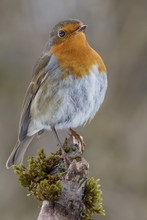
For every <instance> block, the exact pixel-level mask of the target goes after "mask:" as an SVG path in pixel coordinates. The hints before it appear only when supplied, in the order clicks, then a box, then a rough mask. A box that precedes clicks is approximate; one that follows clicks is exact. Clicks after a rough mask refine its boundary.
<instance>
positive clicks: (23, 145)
mask: <svg viewBox="0 0 147 220" xmlns="http://www.w3.org/2000/svg"><path fill="white" fill-rule="evenodd" d="M32 139H33V136H31V137H26V138H25V139H24V140H23V141H22V142H19V141H17V143H16V145H15V147H14V149H13V151H12V153H11V154H10V156H9V158H8V160H7V163H6V168H7V169H9V168H10V167H12V166H13V165H14V164H20V163H22V162H23V158H24V155H25V152H26V150H27V148H28V146H29V144H30V143H31V141H32Z"/></svg>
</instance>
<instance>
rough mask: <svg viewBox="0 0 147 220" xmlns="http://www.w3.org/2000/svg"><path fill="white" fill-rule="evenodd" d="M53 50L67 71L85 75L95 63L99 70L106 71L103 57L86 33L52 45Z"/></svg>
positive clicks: (78, 75)
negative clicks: (93, 47) (90, 43)
mask: <svg viewBox="0 0 147 220" xmlns="http://www.w3.org/2000/svg"><path fill="white" fill-rule="evenodd" d="M51 52H52V53H54V55H55V56H56V57H57V59H58V62H59V64H60V65H61V67H62V68H64V69H65V71H66V72H67V73H71V74H73V75H75V76H76V77H79V78H81V77H83V76H85V75H87V74H89V73H90V69H91V68H92V67H93V65H98V68H99V72H106V68H105V65H104V63H103V60H102V59H101V57H100V56H99V55H98V54H97V52H96V51H95V50H93V49H92V48H91V47H90V45H89V44H88V42H87V40H86V36H85V34H84V33H80V34H77V35H74V36H72V37H69V38H68V39H66V40H65V41H63V42H62V43H60V44H57V45H56V44H55V45H53V46H52V49H51Z"/></svg>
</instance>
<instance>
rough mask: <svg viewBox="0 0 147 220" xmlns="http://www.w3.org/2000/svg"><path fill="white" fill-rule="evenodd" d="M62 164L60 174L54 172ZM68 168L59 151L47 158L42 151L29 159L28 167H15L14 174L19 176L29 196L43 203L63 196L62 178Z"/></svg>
mask: <svg viewBox="0 0 147 220" xmlns="http://www.w3.org/2000/svg"><path fill="white" fill-rule="evenodd" d="M59 163H60V164H61V166H60V171H59V170H58V173H56V172H53V173H52V171H53V170H54V169H55V167H56V165H57V164H59ZM65 170H66V168H65V166H64V163H63V160H62V159H61V152H60V151H59V150H58V151H57V152H56V153H55V154H51V156H50V157H49V158H46V155H45V153H44V150H43V149H41V150H40V151H39V153H38V155H37V156H36V157H31V158H30V159H28V167H27V168H26V167H25V166H23V165H15V166H14V172H15V173H16V174H17V175H18V178H19V181H20V183H21V185H22V186H23V187H26V188H27V189H28V192H29V193H28V195H29V196H33V197H36V198H37V199H39V200H41V201H43V200H48V201H55V200H58V199H59V197H60V194H61V189H62V184H61V178H62V176H63V174H64V173H63V171H65Z"/></svg>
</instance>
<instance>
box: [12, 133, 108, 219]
mask: <svg viewBox="0 0 147 220" xmlns="http://www.w3.org/2000/svg"><path fill="white" fill-rule="evenodd" d="M81 143H82V142H81V141H80V142H79V141H78V140H75V138H74V137H73V134H72V133H71V135H70V137H69V138H68V139H66V141H65V147H64V150H65V152H66V154H67V158H68V160H67V161H68V162H67V164H66V165H65V162H64V160H63V158H62V154H61V150H60V149H59V150H58V151H57V152H56V153H52V154H51V155H50V156H49V157H46V155H45V153H44V150H43V149H41V150H40V151H39V153H38V155H37V156H36V157H31V158H30V159H29V160H28V166H27V167H25V166H24V165H17V166H14V172H15V173H16V174H17V176H18V178H19V181H20V183H21V185H22V186H23V187H26V188H27V190H28V195H29V196H33V197H34V198H36V199H38V200H40V201H44V202H45V201H46V202H45V203H44V202H43V205H42V209H41V212H40V215H39V217H38V219H39V220H43V219H44V217H43V216H46V218H45V219H53V220H54V219H61V218H62V219H67V220H68V219H70V220H72V219H73V220H75V219H76V220H78V219H79V220H91V219H92V217H93V214H94V213H97V214H100V215H105V211H104V209H103V207H102V191H101V189H100V184H99V180H95V179H94V178H89V177H88V169H89V164H88V163H87V161H86V160H85V159H84V158H83V157H82V152H83V147H82V146H81ZM81 149H82V150H81ZM44 204H45V205H44ZM44 207H45V208H44ZM47 210H48V213H47ZM51 213H52V218H51V216H50V215H51ZM53 216H56V218H55V217H53ZM58 216H59V217H58Z"/></svg>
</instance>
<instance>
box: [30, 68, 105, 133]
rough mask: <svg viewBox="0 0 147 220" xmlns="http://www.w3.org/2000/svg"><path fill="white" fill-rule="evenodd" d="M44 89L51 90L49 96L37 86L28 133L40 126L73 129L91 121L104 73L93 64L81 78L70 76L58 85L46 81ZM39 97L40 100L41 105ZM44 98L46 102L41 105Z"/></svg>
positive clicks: (99, 101) (102, 90)
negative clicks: (88, 72) (87, 73)
mask: <svg viewBox="0 0 147 220" xmlns="http://www.w3.org/2000/svg"><path fill="white" fill-rule="evenodd" d="M51 87H52V88H51ZM46 88H47V89H48V90H50V92H49V94H50V97H49V98H48V97H47V95H45V94H44V93H43V92H42V90H41V89H40V91H38V93H37V95H36V97H35V98H34V101H33V102H32V107H31V114H32V115H31V117H32V118H31V122H30V125H29V129H28V136H29V135H33V134H35V133H36V132H38V131H40V130H42V129H46V130H50V128H51V126H55V128H56V129H67V128H74V127H77V126H80V125H83V124H85V123H86V122H87V121H88V120H91V119H92V118H93V117H94V115H95V114H96V112H97V111H98V109H99V107H100V106H101V104H102V102H103V100H104V97H105V93H106V90H107V75H106V73H99V72H98V68H97V65H94V66H93V68H92V69H91V72H90V74H89V75H86V76H84V77H83V78H81V79H80V78H79V79H77V78H75V77H74V76H73V75H69V76H68V77H67V78H65V80H62V81H60V83H58V84H57V85H56V84H55V85H51V84H50V83H49V85H48V86H47V87H46ZM46 94H47V92H46ZM41 96H42V97H41ZM39 99H41V100H42V101H41V103H40V105H38V100H39ZM46 100H49V101H48V103H46V104H45V105H44V103H43V102H44V101H45V102H47V101H46ZM36 103H37V104H36ZM42 106H44V108H43V110H42Z"/></svg>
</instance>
